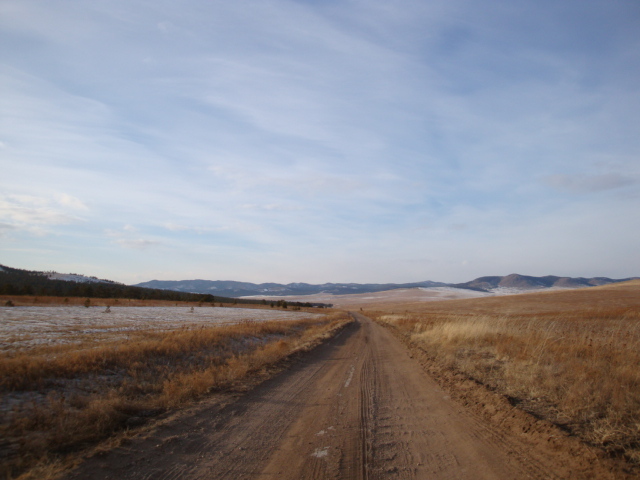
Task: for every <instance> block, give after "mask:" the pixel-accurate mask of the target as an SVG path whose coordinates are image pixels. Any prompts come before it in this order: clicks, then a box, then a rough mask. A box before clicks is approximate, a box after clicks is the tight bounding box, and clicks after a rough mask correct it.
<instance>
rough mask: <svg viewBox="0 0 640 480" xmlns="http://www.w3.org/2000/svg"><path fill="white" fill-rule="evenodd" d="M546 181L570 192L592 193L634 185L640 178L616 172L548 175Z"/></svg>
mask: <svg viewBox="0 0 640 480" xmlns="http://www.w3.org/2000/svg"><path fill="white" fill-rule="evenodd" d="M546 181H547V183H548V184H549V185H551V186H552V187H555V188H558V189H560V190H565V191H567V192H570V193H576V194H579V193H593V192H601V191H604V190H615V189H618V188H622V187H627V186H630V185H636V184H638V183H639V182H640V178H639V177H637V176H632V175H621V174H618V173H603V174H599V175H579V174H577V175H561V174H556V175H550V176H548V177H547V178H546Z"/></svg>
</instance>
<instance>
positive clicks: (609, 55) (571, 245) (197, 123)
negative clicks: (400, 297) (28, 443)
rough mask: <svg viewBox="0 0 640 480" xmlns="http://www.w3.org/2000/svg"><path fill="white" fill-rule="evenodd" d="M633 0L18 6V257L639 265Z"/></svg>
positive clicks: (329, 268) (230, 270)
mask: <svg viewBox="0 0 640 480" xmlns="http://www.w3.org/2000/svg"><path fill="white" fill-rule="evenodd" d="M639 26H640V4H639V3H638V2H637V1H635V0H606V1H594V0H565V1H562V2H557V1H555V0H554V1H551V0H512V1H505V0H486V1H483V2H478V1H475V0H474V1H471V0H446V1H441V0H433V1H430V0H366V1H364V0H343V1H335V0H326V1H312V0H299V1H294V0H260V1H252V0H246V1H245V0H240V1H237V2H229V1H226V0H224V1H223V0H183V1H181V2H175V1H168V0H153V1H151V0H126V1H125V0H56V1H55V2H51V1H49V0H2V2H0V172H1V173H0V264H3V265H7V266H11V267H15V268H25V269H29V270H39V271H48V270H55V271H58V272H61V273H81V274H85V275H92V276H97V277H99V278H106V279H111V280H115V281H119V282H123V283H127V284H133V283H138V282H143V281H148V280H152V279H161V280H183V279H195V278H201V279H208V280H238V281H249V282H279V283H289V282H308V283H324V282H359V283H386V282H397V283H403V282H414V281H422V280H434V281H444V282H464V281H468V280H472V279H474V278H476V277H478V276H483V275H508V274H510V273H520V274H526V275H559V276H584V277H592V276H607V277H611V278H625V277H630V276H639V275H640V253H639V252H640V249H639V248H638V246H639V245H640V213H639V212H640V28H639Z"/></svg>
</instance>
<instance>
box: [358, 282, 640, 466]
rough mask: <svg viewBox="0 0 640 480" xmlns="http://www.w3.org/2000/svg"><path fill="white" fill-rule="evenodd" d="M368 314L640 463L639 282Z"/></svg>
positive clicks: (442, 360) (443, 360) (440, 358)
mask: <svg viewBox="0 0 640 480" xmlns="http://www.w3.org/2000/svg"><path fill="white" fill-rule="evenodd" d="M401 311H402V312H404V313H399V312H401ZM391 312H394V313H391ZM367 313H368V314H369V315H371V316H373V317H374V318H377V319H378V320H379V321H381V322H384V323H387V324H391V325H394V326H395V327H397V328H398V329H399V330H400V331H402V332H404V333H405V334H407V335H408V336H409V337H410V339H411V341H412V342H414V343H415V344H416V345H418V346H420V347H421V348H422V349H423V350H425V351H426V352H427V353H428V354H429V356H430V357H431V358H432V359H433V360H434V361H435V362H437V363H438V364H440V365H444V366H447V367H449V368H453V369H455V370H458V371H461V372H464V373H465V374H467V375H468V376H470V377H472V378H474V379H476V380H478V381H480V382H482V383H484V384H486V385H488V386H489V387H491V388H493V389H496V390H497V391H499V392H501V393H503V394H505V395H508V396H509V397H511V398H512V400H513V401H514V403H516V404H518V405H519V406H521V407H522V408H525V409H527V410H529V411H531V412H533V413H535V414H537V415H540V416H542V417H544V418H547V419H549V420H551V421H553V422H555V423H557V424H559V425H562V426H563V427H564V428H567V429H569V430H570V431H572V432H574V433H576V434H578V435H580V436H581V437H582V438H583V439H584V440H586V441H588V442H589V443H591V444H594V445H598V446H601V447H603V448H605V449H606V450H608V451H609V452H610V453H612V454H623V455H625V456H626V457H627V458H629V459H631V460H632V461H635V462H639V461H640V368H639V367H640V282H637V281H636V282H627V283H626V284H618V285H612V286H605V287H597V288H589V289H582V290H572V291H564V292H549V293H543V294H529V295H514V296H508V297H491V298H483V299H473V300H456V301H446V302H437V303H436V302H433V303H428V304H422V305H417V304H412V305H406V306H401V305H397V304H396V305H393V306H391V305H389V306H387V308H386V309H385V310H382V311H377V312H367Z"/></svg>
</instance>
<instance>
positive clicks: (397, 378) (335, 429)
mask: <svg viewBox="0 0 640 480" xmlns="http://www.w3.org/2000/svg"><path fill="white" fill-rule="evenodd" d="M354 318H355V322H353V323H352V324H350V325H349V326H347V327H346V328H345V329H344V330H343V331H342V332H341V333H340V334H339V335H338V336H337V337H335V338H333V339H332V340H330V341H329V342H327V343H326V344H324V345H322V346H321V347H318V348H317V349H316V350H315V351H314V352H312V353H311V354H309V355H308V356H307V357H305V358H304V359H303V360H301V361H299V362H297V363H296V364H295V365H294V366H293V367H292V368H291V369H289V370H287V371H286V372H282V373H281V374H279V375H277V376H276V377H274V378H272V379H270V380H268V381H266V382H264V383H263V384H261V385H260V386H258V387H257V388H255V389H254V390H252V391H251V392H249V393H247V394H246V395H244V396H242V397H240V398H239V399H237V400H235V401H233V402H232V403H230V404H228V405H226V406H220V405H215V404H212V405H206V404H205V405H201V406H199V407H197V408H195V409H193V411H190V412H189V413H187V414H185V415H182V416H180V417H179V418H178V419H176V420H174V421H172V422H169V423H167V424H165V425H163V426H162V427H160V428H159V429H158V430H157V431H156V432H155V433H154V434H152V435H150V436H148V437H147V438H140V439H136V440H133V441H131V442H129V443H128V444H127V445H126V446H123V447H120V448H117V449H115V450H113V451H111V452H108V453H106V454H104V455H101V456H99V457H94V458H91V459H89V460H87V461H86V462H85V463H83V464H82V465H81V466H80V467H79V468H77V469H76V470H75V471H74V472H72V473H71V474H70V475H68V476H67V478H68V479H70V480H71V479H73V480H78V479H89V478H91V479H105V480H106V479H122V478H127V479H140V480H142V479H144V480H147V479H154V480H177V479H187V480H196V479H331V478H336V479H382V478H384V479H395V478H397V479H435V480H440V479H459V480H464V479H474V480H478V479H515V478H518V479H520V478H529V479H554V478H568V477H567V476H566V471H565V473H564V474H559V473H558V471H559V470H558V466H557V465H553V464H551V462H550V460H549V459H548V458H547V457H546V456H545V455H544V453H541V452H536V451H535V449H531V448H529V446H528V445H525V444H522V443H520V441H519V440H518V439H517V438H514V437H511V436H509V435H508V434H506V433H504V432H501V431H500V430H499V429H498V428H497V427H496V426H492V425H489V424H487V423H485V422H484V421H483V420H482V419H480V418H479V417H477V416H474V414H473V413H471V412H469V411H467V410H465V409H464V408H463V407H461V406H460V405H458V404H456V403H455V402H453V401H452V400H451V399H450V398H449V397H448V396H447V395H446V393H445V392H443V391H442V390H441V389H440V388H439V387H438V385H437V384H436V383H435V382H434V381H433V380H432V379H431V378H430V377H429V376H427V375H426V374H425V372H424V370H423V369H422V368H421V367H420V365H419V364H418V363H417V362H416V361H415V360H414V359H413V358H411V355H410V353H409V351H408V350H407V349H406V347H405V346H403V345H402V344H401V343H400V341H399V340H397V339H396V338H395V337H394V336H393V335H392V334H391V333H390V332H389V331H388V330H386V329H385V328H384V327H382V326H380V325H378V324H376V323H374V322H372V321H371V320H369V319H367V318H366V317H364V316H362V315H358V314H354Z"/></svg>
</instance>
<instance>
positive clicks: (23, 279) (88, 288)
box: [0, 265, 314, 308]
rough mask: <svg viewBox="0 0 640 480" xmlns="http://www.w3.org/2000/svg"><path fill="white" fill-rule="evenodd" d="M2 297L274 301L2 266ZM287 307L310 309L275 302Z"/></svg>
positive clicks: (302, 305) (0, 267) (302, 304)
mask: <svg viewBox="0 0 640 480" xmlns="http://www.w3.org/2000/svg"><path fill="white" fill-rule="evenodd" d="M0 295H36V296H50V297H87V298H123V299H129V298H131V299H135V300H170V301H173V302H210V303H214V302H217V303H228V304H244V305H267V304H270V303H273V302H268V301H266V300H257V299H242V298H229V297H219V296H214V295H210V294H200V293H186V292H176V291H173V290H160V289H157V288H144V287H132V286H128V285H124V284H121V283H115V282H107V281H105V282H75V281H67V280H54V279H50V278H49V277H48V274H47V273H45V272H34V271H29V270H21V269H18V268H10V267H5V266H4V265H2V266H0ZM274 305H276V306H278V307H284V308H287V306H288V305H291V306H295V307H311V306H314V305H312V304H310V303H300V302H289V303H287V302H284V301H278V302H277V303H274Z"/></svg>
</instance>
